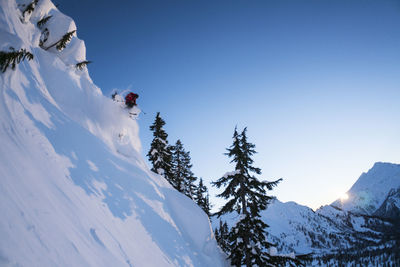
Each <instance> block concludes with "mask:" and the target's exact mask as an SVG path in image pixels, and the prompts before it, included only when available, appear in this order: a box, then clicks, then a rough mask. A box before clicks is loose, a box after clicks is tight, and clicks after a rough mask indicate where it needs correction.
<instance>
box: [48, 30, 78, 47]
mask: <svg viewBox="0 0 400 267" xmlns="http://www.w3.org/2000/svg"><path fill="white" fill-rule="evenodd" d="M75 32H76V30H73V31H70V32H67V33H66V34H64V36H63V37H61V39H60V40H58V41H57V42H55V43H54V44H52V45H50V46H49V47H47V48H45V50H49V49H50V48H52V47H53V46H55V47H56V48H57V50H58V51H61V50H63V49H64V48H65V47H67V43H68V42H69V41H71V39H72V36H73V35H74V33H75Z"/></svg>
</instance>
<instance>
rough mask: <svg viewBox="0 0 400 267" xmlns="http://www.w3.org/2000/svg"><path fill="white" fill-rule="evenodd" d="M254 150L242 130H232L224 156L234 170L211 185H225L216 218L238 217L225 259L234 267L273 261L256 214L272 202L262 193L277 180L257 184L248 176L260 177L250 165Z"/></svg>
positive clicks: (230, 234)
mask: <svg viewBox="0 0 400 267" xmlns="http://www.w3.org/2000/svg"><path fill="white" fill-rule="evenodd" d="M254 148H255V145H254V144H251V143H249V142H248V141H247V136H246V128H245V129H244V130H243V132H242V133H241V134H238V132H237V129H236V128H235V131H234V135H233V144H232V146H231V147H230V148H228V149H227V151H228V152H227V153H226V155H228V156H229V157H230V158H232V160H231V162H233V163H235V164H236V166H235V170H234V171H233V172H229V173H226V174H225V175H224V176H223V177H221V178H220V179H218V180H217V181H216V182H214V183H213V184H214V185H215V186H216V187H217V188H220V187H221V186H226V187H225V189H224V191H223V192H222V193H221V194H219V195H218V197H222V198H224V199H226V200H228V202H227V203H226V204H225V205H224V206H223V207H222V208H221V210H220V211H219V212H218V213H217V215H218V217H219V216H221V215H222V214H225V213H229V212H237V213H238V214H239V220H238V221H237V223H236V224H235V225H234V226H233V227H232V229H231V230H230V232H229V236H228V242H229V251H230V254H229V259H231V263H232V264H233V265H234V266H242V265H246V266H247V267H250V266H267V265H269V264H273V263H274V262H276V261H275V260H274V258H273V257H271V256H270V255H269V254H268V253H267V249H268V248H269V247H270V246H271V244H270V243H268V242H267V241H266V231H265V228H266V227H268V225H267V224H266V223H264V222H263V221H262V220H261V216H260V212H261V211H262V210H265V209H266V207H267V205H268V204H269V202H270V201H271V200H272V199H273V197H271V196H267V194H266V190H272V188H273V187H275V186H276V185H277V184H278V183H279V182H280V181H281V179H279V180H276V181H274V182H266V181H263V182H261V181H259V180H258V179H257V178H256V177H255V176H254V175H253V174H252V173H254V174H258V175H259V174H261V169H260V168H256V167H254V166H253V162H254V161H253V159H252V156H253V155H254V154H255V153H256V151H255V150H254ZM220 235H221V233H220Z"/></svg>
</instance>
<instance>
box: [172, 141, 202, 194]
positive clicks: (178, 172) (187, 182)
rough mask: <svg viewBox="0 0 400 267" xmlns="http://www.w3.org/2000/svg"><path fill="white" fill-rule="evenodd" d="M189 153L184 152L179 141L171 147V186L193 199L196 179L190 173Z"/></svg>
mask: <svg viewBox="0 0 400 267" xmlns="http://www.w3.org/2000/svg"><path fill="white" fill-rule="evenodd" d="M191 169H192V164H191V163H190V153H189V151H185V149H184V148H183V144H182V142H181V140H178V141H176V144H175V146H173V147H172V177H173V178H172V180H173V181H172V185H173V186H174V187H175V188H176V189H177V190H178V191H179V192H182V193H184V194H185V195H187V196H188V197H190V198H192V199H194V198H195V194H196V185H195V184H194V182H195V181H196V180H197V178H196V177H195V176H194V174H193V172H192V170H191Z"/></svg>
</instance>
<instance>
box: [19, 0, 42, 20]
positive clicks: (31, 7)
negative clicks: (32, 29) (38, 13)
mask: <svg viewBox="0 0 400 267" xmlns="http://www.w3.org/2000/svg"><path fill="white" fill-rule="evenodd" d="M38 2H39V0H33V1H32V2H31V3H29V5H27V6H26V8H25V9H24V11H22V17H23V18H25V14H26V13H28V15H29V14H31V13H32V12H33V11H34V10H35V7H36V5H37V4H38Z"/></svg>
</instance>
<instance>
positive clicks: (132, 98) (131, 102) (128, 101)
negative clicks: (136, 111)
mask: <svg viewBox="0 0 400 267" xmlns="http://www.w3.org/2000/svg"><path fill="white" fill-rule="evenodd" d="M138 98H139V95H138V94H135V93H132V92H131V93H129V94H127V95H126V96H125V105H126V106H127V107H128V108H132V107H133V106H136V99H138Z"/></svg>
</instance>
